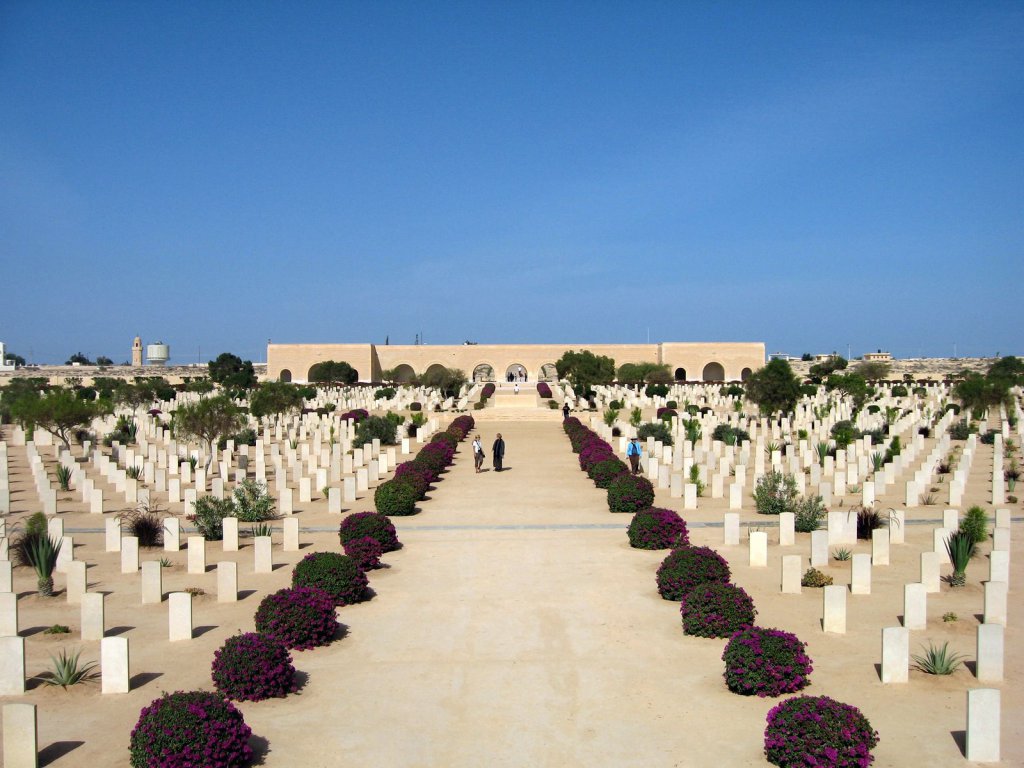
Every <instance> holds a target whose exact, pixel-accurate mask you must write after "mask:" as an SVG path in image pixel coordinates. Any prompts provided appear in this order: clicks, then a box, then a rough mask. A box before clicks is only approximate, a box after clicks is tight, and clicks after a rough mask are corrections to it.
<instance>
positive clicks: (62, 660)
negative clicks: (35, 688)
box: [39, 648, 99, 690]
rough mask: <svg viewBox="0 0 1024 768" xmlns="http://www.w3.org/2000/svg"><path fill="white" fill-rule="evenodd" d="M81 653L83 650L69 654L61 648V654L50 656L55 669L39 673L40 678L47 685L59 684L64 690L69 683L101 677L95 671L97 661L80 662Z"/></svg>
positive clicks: (74, 683)
mask: <svg viewBox="0 0 1024 768" xmlns="http://www.w3.org/2000/svg"><path fill="white" fill-rule="evenodd" d="M81 655H82V651H81V650H78V651H75V653H73V654H71V655H68V652H67V651H66V650H65V649H63V648H61V650H60V653H59V654H57V655H56V656H51V657H50V660H51V661H52V662H53V669H50V670H47V671H46V672H43V673H42V674H41V675H39V679H40V680H42V681H43V683H44V684H45V685H59V686H61V687H62V688H63V689H64V690H67V688H68V686H69V685H77V684H78V683H85V682H89V681H92V680H95V679H96V678H97V677H99V675H98V674H97V673H96V671H95V668H96V662H95V661H90V662H86V663H85V664H80V663H79V661H78V658H79V657H80V656H81Z"/></svg>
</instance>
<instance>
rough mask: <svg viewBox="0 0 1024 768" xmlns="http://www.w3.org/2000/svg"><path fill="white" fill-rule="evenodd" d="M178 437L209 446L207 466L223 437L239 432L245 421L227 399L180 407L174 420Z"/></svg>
mask: <svg viewBox="0 0 1024 768" xmlns="http://www.w3.org/2000/svg"><path fill="white" fill-rule="evenodd" d="M171 424H172V426H173V428H174V434H175V436H176V437H183V438H186V439H189V438H194V439H196V440H200V441H202V442H204V443H206V448H207V453H206V466H207V467H209V466H210V461H211V460H212V459H213V445H214V443H215V442H216V441H217V439H218V438H220V437H221V436H223V435H230V434H234V433H235V432H237V431H238V430H239V429H241V428H242V427H243V426H244V424H245V418H244V417H243V416H242V412H241V411H239V410H238V407H237V406H236V405H235V404H234V403H233V402H231V398H229V397H228V396H227V395H217V396H216V397H207V398H204V399H202V400H198V401H196V402H194V403H186V404H184V405H180V406H178V408H177V410H175V411H174V415H173V416H172V417H171Z"/></svg>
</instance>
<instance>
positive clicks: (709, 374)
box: [701, 363, 725, 381]
mask: <svg viewBox="0 0 1024 768" xmlns="http://www.w3.org/2000/svg"><path fill="white" fill-rule="evenodd" d="M701 378H702V379H703V380H704V381H725V368H723V367H722V364H721V363H708V364H707V365H705V366H704V373H703V374H702V376H701Z"/></svg>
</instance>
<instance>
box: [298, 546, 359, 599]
mask: <svg viewBox="0 0 1024 768" xmlns="http://www.w3.org/2000/svg"><path fill="white" fill-rule="evenodd" d="M368 583H369V582H368V581H367V579H366V574H365V573H363V571H362V569H361V568H360V567H359V566H358V565H357V564H356V561H355V560H353V559H352V558H351V557H348V556H347V555H340V554H338V553H337V552H310V553H309V554H308V555H306V556H305V557H304V558H302V559H301V560H300V561H299V562H298V563H296V565H295V568H294V569H293V570H292V586H293V587H319V588H320V589H322V590H323V591H324V592H326V593H327V594H328V595H330V596H331V598H332V599H333V600H334V604H335V605H351V604H352V603H358V602H361V601H362V600H364V599H365V597H366V587H367V585H368Z"/></svg>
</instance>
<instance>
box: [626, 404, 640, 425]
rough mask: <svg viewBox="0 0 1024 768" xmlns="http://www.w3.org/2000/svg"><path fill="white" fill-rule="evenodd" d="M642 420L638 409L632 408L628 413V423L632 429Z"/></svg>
mask: <svg viewBox="0 0 1024 768" xmlns="http://www.w3.org/2000/svg"><path fill="white" fill-rule="evenodd" d="M643 420H644V414H643V411H642V410H640V408H639V407H637V408H634V409H633V410H632V411H630V412H629V423H630V424H631V425H632V426H634V427H639V426H640V423H641V422H642V421H643Z"/></svg>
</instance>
